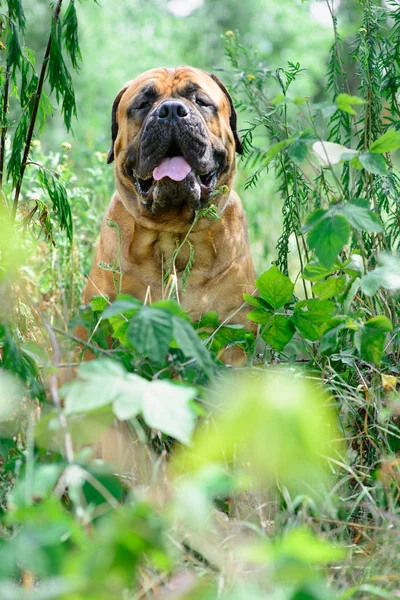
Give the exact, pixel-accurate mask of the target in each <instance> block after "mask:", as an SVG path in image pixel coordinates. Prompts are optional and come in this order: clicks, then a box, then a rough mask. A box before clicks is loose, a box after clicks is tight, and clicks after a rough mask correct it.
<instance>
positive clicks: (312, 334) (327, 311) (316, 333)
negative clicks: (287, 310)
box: [292, 298, 335, 342]
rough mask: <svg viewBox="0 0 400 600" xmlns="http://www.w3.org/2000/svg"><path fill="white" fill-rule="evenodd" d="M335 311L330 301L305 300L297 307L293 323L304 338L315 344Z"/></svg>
mask: <svg viewBox="0 0 400 600" xmlns="http://www.w3.org/2000/svg"><path fill="white" fill-rule="evenodd" d="M334 310H335V305H334V304H333V302H330V301H329V300H318V299H315V298H312V299H310V300H303V301H301V302H299V303H298V304H297V305H296V307H295V310H294V314H293V317H292V321H293V323H294V325H295V327H296V329H297V330H298V332H299V333H300V335H301V336H302V337H304V338H306V339H307V340H310V341H311V342H314V341H316V340H318V339H319V338H320V337H321V335H322V326H323V325H326V324H327V323H328V322H329V321H330V319H331V315H332V313H333V312H334Z"/></svg>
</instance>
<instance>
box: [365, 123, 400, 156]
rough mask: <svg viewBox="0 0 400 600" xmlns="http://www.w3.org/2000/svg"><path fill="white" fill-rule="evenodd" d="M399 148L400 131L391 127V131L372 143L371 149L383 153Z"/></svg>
mask: <svg viewBox="0 0 400 600" xmlns="http://www.w3.org/2000/svg"><path fill="white" fill-rule="evenodd" d="M398 148H400V131H396V130H395V129H389V131H387V132H386V133H384V134H383V135H382V136H381V137H380V138H378V139H377V140H375V142H373V143H372V144H371V146H370V147H369V151H370V152H375V153H377V154H383V153H384V152H392V151H393V150H397V149H398Z"/></svg>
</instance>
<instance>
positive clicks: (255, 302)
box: [243, 294, 272, 310]
mask: <svg viewBox="0 0 400 600" xmlns="http://www.w3.org/2000/svg"><path fill="white" fill-rule="evenodd" d="M243 300H245V301H246V302H247V304H250V306H254V307H255V308H265V310H271V308H272V306H271V305H270V304H269V303H268V302H266V301H265V300H263V299H262V298H259V297H258V296H250V294H243Z"/></svg>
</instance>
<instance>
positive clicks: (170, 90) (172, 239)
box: [83, 67, 255, 326]
mask: <svg viewBox="0 0 400 600" xmlns="http://www.w3.org/2000/svg"><path fill="white" fill-rule="evenodd" d="M236 120H237V119H236V113H235V110H234V107H233V103H232V99H231V97H230V95H229V93H228V91H227V89H226V88H225V86H224V85H223V84H222V82H221V81H220V80H219V79H218V78H217V77H216V76H215V75H209V74H207V73H205V72H204V71H202V70H200V69H195V68H192V67H177V68H169V69H167V68H157V69H152V70H150V71H146V72H145V73H143V74H142V75H140V76H139V77H137V78H136V79H134V80H132V81H129V82H128V83H127V84H126V85H125V86H124V87H123V88H122V89H121V90H120V92H119V93H118V95H117V97H116V98H115V100H114V103H113V107H112V128H111V132H112V144H111V149H110V153H109V155H108V161H107V162H108V163H112V162H115V178H116V187H117V191H116V192H115V194H114V196H113V198H112V200H111V203H110V205H109V207H108V209H107V212H106V215H105V218H104V220H103V223H102V226H101V233H100V241H99V243H98V247H97V251H96V256H95V259H94V263H93V267H92V270H91V272H90V276H89V280H88V282H87V285H86V288H85V290H84V294H83V301H84V303H85V304H88V303H89V302H90V300H91V299H92V297H93V296H95V295H99V294H104V295H107V296H108V297H109V298H110V300H112V299H113V298H115V296H116V294H117V292H118V289H116V288H118V286H117V285H116V281H115V280H116V279H117V280H118V281H119V284H120V291H122V292H123V293H128V294H131V295H132V296H134V297H135V298H138V299H140V300H142V301H145V300H146V301H148V300H149V299H151V301H155V300H159V299H162V297H163V294H164V295H165V272H166V268H167V265H168V264H169V261H170V258H171V255H172V253H173V252H174V250H175V249H176V248H177V246H179V245H180V244H181V243H182V241H183V240H184V238H185V236H186V235H187V233H188V231H189V228H190V227H191V226H192V225H193V220H194V219H195V218H196V215H197V214H198V211H199V210H201V209H203V208H205V207H207V205H209V204H214V205H215V207H216V209H217V211H218V215H219V217H220V218H219V219H216V220H213V219H211V218H208V217H202V218H200V219H198V221H197V222H196V225H195V227H194V228H193V230H192V231H191V233H190V235H189V238H188V239H189V241H190V244H189V243H185V244H184V245H183V247H182V249H181V250H180V252H179V254H178V255H177V256H176V259H175V264H174V265H173V274H175V280H176V287H177V296H178V298H179V301H180V303H181V305H182V307H183V308H184V309H185V310H186V311H187V312H188V314H189V315H190V316H191V318H192V319H193V320H195V321H197V320H199V319H200V318H201V316H202V315H204V314H205V313H207V312H209V311H211V310H214V311H216V312H217V313H218V316H219V319H220V322H222V321H225V320H229V321H230V324H234V323H235V324H244V325H246V326H250V325H251V324H250V323H249V321H246V310H245V309H242V310H239V309H240V307H241V306H242V304H243V292H247V293H252V292H253V291H254V280H255V272H254V267H253V262H252V259H251V256H250V250H249V240H248V234H247V226H246V217H245V215H244V212H243V207H242V203H241V201H240V198H239V197H238V195H237V194H236V192H235V191H234V190H233V179H234V175H235V153H236V152H237V153H239V154H241V153H242V144H241V141H240V138H239V135H238V132H237V125H236ZM222 186H225V187H222ZM217 190H219V191H220V192H221V190H222V193H217V194H215V192H216V191H217ZM110 222H114V223H116V224H117V226H118V228H115V226H114V227H110V226H109V225H110ZM118 229H119V232H118ZM191 248H192V258H194V262H193V265H192V267H191V269H190V274H189V276H188V277H187V285H186V289H185V291H184V293H183V290H182V275H183V273H184V271H185V269H186V267H187V265H188V261H189V258H190V251H191ZM117 263H118V264H119V265H120V271H121V278H120V279H119V278H118V277H117V278H116V277H115V273H113V272H112V271H111V270H108V269H105V268H104V265H115V264H117Z"/></svg>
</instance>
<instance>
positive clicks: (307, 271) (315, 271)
mask: <svg viewBox="0 0 400 600" xmlns="http://www.w3.org/2000/svg"><path fill="white" fill-rule="evenodd" d="M331 272H332V271H331V270H330V269H327V268H326V267H324V266H323V265H321V264H320V263H317V262H313V261H312V262H309V263H307V264H306V266H305V267H304V270H303V274H302V277H303V279H307V280H308V281H321V279H325V277H327V276H328V275H330V274H331Z"/></svg>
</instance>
